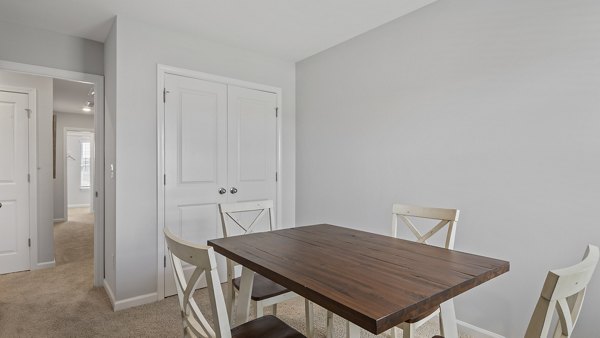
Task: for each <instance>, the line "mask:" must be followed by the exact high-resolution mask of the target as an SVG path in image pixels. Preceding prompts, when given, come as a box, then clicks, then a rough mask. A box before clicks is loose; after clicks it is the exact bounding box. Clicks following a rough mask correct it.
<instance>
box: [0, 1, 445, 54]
mask: <svg viewBox="0 0 600 338" xmlns="http://www.w3.org/2000/svg"><path fill="white" fill-rule="evenodd" d="M435 1H436V0H252V1H249V0H171V1H165V0H52V1H48V0H2V1H1V3H0V20H2V21H7V22H15V23H20V24H26V25H30V26H34V27H37V28H42V29H46V30H51V31H55V32H59V33H63V34H68V35H73V36H79V37H84V38H87V39H92V40H96V41H100V42H104V40H105V38H106V36H107V34H108V31H109V29H110V25H111V22H112V18H113V17H114V16H115V15H122V16H125V17H128V18H131V19H133V20H137V21H140V22H145V23H149V24H153V25H156V26H162V27H168V28H169V29H173V30H176V31H180V32H186V33H190V34H195V35H197V36H200V37H203V38H207V39H211V40H215V41H220V42H223V43H226V44H229V45H233V46H237V47H240V48H244V49H249V50H254V51H256V52H259V53H262V54H265V55H270V56H274V57H278V58H282V59H286V60H290V61H298V60H301V59H304V58H306V57H308V56H311V55H313V54H316V53H318V52H320V51H323V50H325V49H327V48H329V47H332V46H334V45H336V44H339V43H341V42H343V41H346V40H348V39H350V38H352V37H355V36H357V35H360V34H362V33H364V32H366V31H368V30H371V29H373V28H375V27H378V26H380V25H382V24H384V23H386V22H389V21H392V20H394V19H396V18H398V17H400V16H403V15H405V14H407V13H409V12H412V11H414V10H416V9H418V8H421V7H423V6H425V5H427V4H430V3H432V2H435Z"/></svg>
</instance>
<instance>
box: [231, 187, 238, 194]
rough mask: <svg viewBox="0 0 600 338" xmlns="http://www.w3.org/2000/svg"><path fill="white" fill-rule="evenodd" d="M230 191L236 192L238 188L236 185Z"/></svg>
mask: <svg viewBox="0 0 600 338" xmlns="http://www.w3.org/2000/svg"><path fill="white" fill-rule="evenodd" d="M229 192H230V193H232V194H235V193H236V192H237V188H236V187H232V188H231V190H229Z"/></svg>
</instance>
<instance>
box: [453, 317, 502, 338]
mask: <svg viewBox="0 0 600 338" xmlns="http://www.w3.org/2000/svg"><path fill="white" fill-rule="evenodd" d="M456 324H457V325H458V332H460V333H464V334H467V335H469V336H472V337H474V338H505V337H504V336H501V335H499V334H497V333H494V332H490V331H488V330H485V329H482V328H480V327H477V326H475V325H472V324H469V323H465V322H463V321H460V320H457V321H456Z"/></svg>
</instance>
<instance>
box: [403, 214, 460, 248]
mask: <svg viewBox="0 0 600 338" xmlns="http://www.w3.org/2000/svg"><path fill="white" fill-rule="evenodd" d="M392 209H393V211H392V214H393V216H392V235H393V236H394V237H398V219H400V220H401V221H402V222H403V223H404V224H405V225H406V226H407V227H408V229H409V230H410V231H411V232H412V233H413V234H414V235H415V238H416V240H417V242H419V243H425V244H427V240H428V239H429V238H431V237H432V236H433V235H435V234H436V233H437V232H438V231H440V230H441V229H442V228H444V227H445V226H448V232H447V233H446V241H445V246H444V247H445V248H446V249H454V236H455V234H456V223H457V222H458V215H459V213H460V211H459V210H457V209H441V208H426V207H418V206H412V205H403V204H394V205H393V206H392ZM410 218H427V219H432V220H438V221H439V222H438V223H437V224H436V225H435V226H434V227H433V228H431V230H429V231H427V232H426V233H424V234H422V233H421V232H420V231H419V230H418V229H417V227H416V226H415V225H414V223H413V222H412V221H411V220H410Z"/></svg>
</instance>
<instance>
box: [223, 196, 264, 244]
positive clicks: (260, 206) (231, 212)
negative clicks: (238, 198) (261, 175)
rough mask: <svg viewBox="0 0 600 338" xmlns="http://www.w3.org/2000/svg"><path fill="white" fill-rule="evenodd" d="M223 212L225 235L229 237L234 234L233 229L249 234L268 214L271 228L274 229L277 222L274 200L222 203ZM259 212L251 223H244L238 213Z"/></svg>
mask: <svg viewBox="0 0 600 338" xmlns="http://www.w3.org/2000/svg"><path fill="white" fill-rule="evenodd" d="M219 211H220V213H221V225H222V226H223V236H224V237H229V236H231V235H232V232H233V229H241V230H242V234H243V235H245V234H249V233H252V232H253V231H254V230H255V228H254V227H255V226H256V225H257V224H259V221H260V220H262V218H263V217H265V216H266V215H268V217H269V219H268V221H269V230H273V227H274V224H275V215H273V201H272V200H263V201H251V202H241V203H221V204H219ZM250 212H258V214H257V215H256V216H255V217H254V219H253V220H252V221H251V222H250V223H249V224H244V223H242V222H241V221H240V220H239V219H238V218H236V214H240V213H250Z"/></svg>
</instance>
